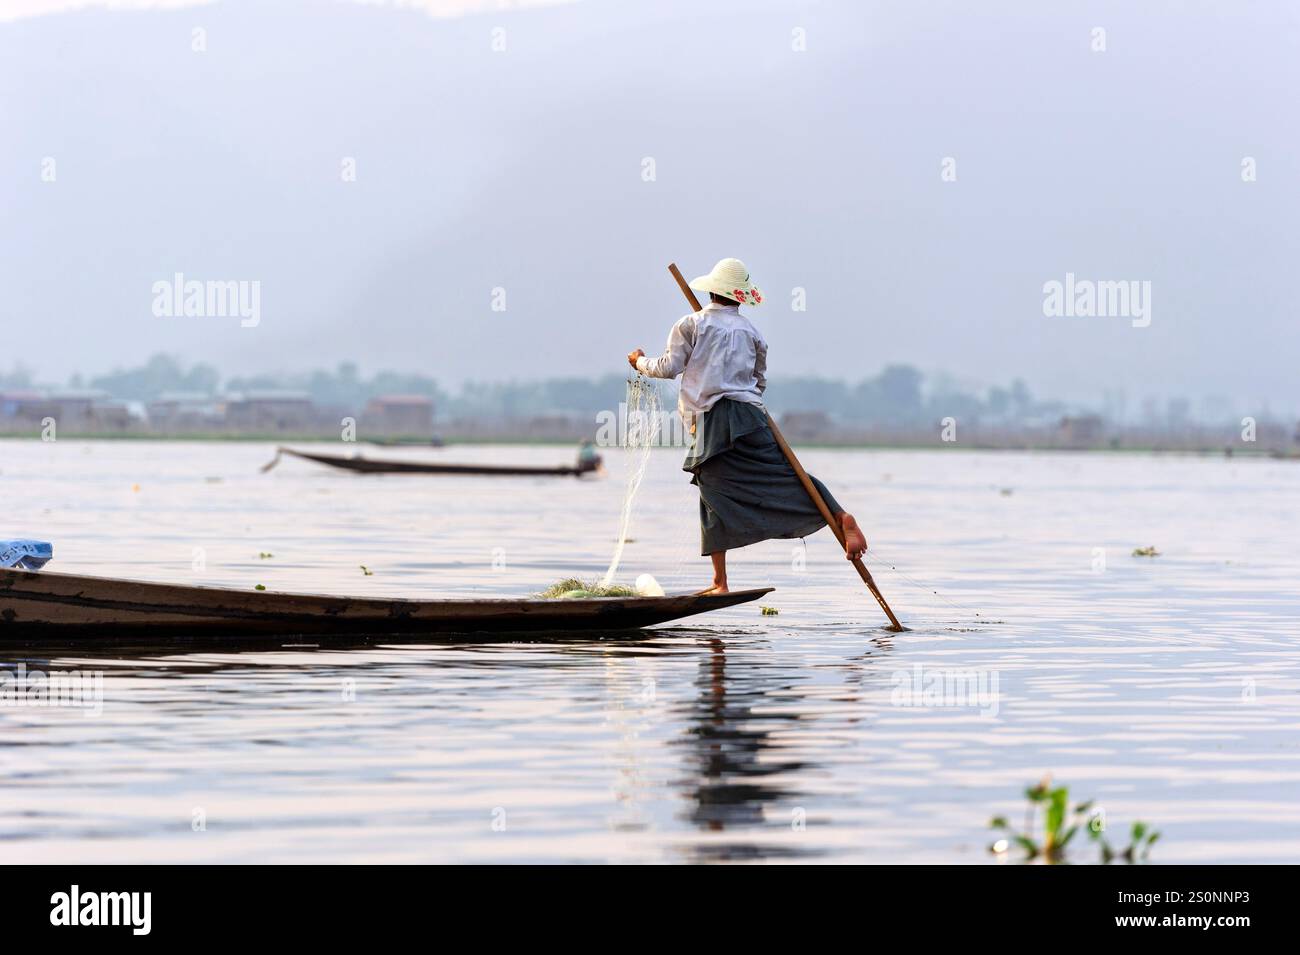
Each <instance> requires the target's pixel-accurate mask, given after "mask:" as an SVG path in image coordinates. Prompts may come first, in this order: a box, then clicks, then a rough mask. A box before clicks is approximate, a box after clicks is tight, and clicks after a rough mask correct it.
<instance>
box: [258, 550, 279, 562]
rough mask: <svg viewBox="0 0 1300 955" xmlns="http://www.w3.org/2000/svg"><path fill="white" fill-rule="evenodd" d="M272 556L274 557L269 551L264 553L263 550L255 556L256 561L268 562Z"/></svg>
mask: <svg viewBox="0 0 1300 955" xmlns="http://www.w3.org/2000/svg"><path fill="white" fill-rule="evenodd" d="M274 556H275V555H274V554H272V553H271V552H270V551H265V550H264V551H261V552H260V553H259V554H258V555H257V559H258V560H270V559H271V558H272V557H274Z"/></svg>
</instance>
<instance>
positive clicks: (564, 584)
mask: <svg viewBox="0 0 1300 955" xmlns="http://www.w3.org/2000/svg"><path fill="white" fill-rule="evenodd" d="M636 595H637V593H636V591H635V590H633V589H632V588H631V587H620V586H618V585H617V584H612V585H610V586H608V587H606V586H603V585H601V584H599V583H591V584H588V583H585V582H584V581H581V580H579V579H578V578H577V577H566V578H564V579H563V580H559V581H556V582H555V583H553V584H551V586H549V587H547V588H546V589H545V590H543V591H542V592H541V593H539V594H538V595H537V596H538V597H541V598H542V599H543V600H572V599H574V598H576V597H635V596H636Z"/></svg>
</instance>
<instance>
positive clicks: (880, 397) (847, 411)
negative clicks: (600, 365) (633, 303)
mask: <svg viewBox="0 0 1300 955" xmlns="http://www.w3.org/2000/svg"><path fill="white" fill-rule="evenodd" d="M626 379H627V376H626V375H606V376H604V377H601V378H594V379H590V378H578V377H571V378H551V379H546V380H543V381H524V382H518V381H510V382H474V381H471V382H466V383H465V384H464V385H462V386H461V387H460V388H459V389H457V390H456V391H455V392H449V391H445V390H444V389H442V388H441V387H440V386H439V385H438V383H437V382H436V381H435V380H434V379H432V378H430V377H428V376H426V375H421V374H418V373H405V372H393V371H380V372H377V373H375V374H373V375H370V376H365V375H363V374H362V373H361V371H360V369H359V368H358V366H357V365H356V364H355V363H353V362H343V363H341V364H339V365H338V367H336V368H335V369H333V370H332V371H331V370H325V369H318V370H314V371H305V372H296V373H282V374H260V375H243V376H235V377H232V378H229V379H225V380H224V381H223V379H222V377H221V375H220V373H219V372H218V371H217V369H216V368H214V367H213V366H212V365H210V364H207V363H205V362H199V363H196V364H192V365H188V366H186V365H185V364H184V363H182V362H181V361H180V360H179V359H177V358H175V357H173V356H171V355H163V354H159V355H154V356H153V357H152V358H150V359H149V360H148V361H146V362H145V363H144V364H143V365H141V366H139V367H137V368H126V369H119V370H115V371H112V372H110V373H108V374H105V375H98V376H95V377H93V378H90V379H89V381H86V380H83V378H82V377H81V376H74V378H73V379H72V381H71V382H70V383H69V384H70V386H72V387H75V388H85V387H89V388H94V389H98V390H102V391H105V392H107V393H108V394H109V395H111V396H112V397H114V398H120V399H125V400H134V401H142V402H148V401H151V400H153V399H155V398H157V397H158V396H159V395H161V394H163V393H166V392H191V393H198V394H216V393H218V392H219V391H223V390H224V391H226V392H246V391H282V390H291V391H299V392H305V393H307V394H309V395H310V396H311V398H312V399H313V401H315V402H316V403H317V404H319V405H322V406H326V407H338V408H345V409H356V408H361V407H363V406H364V405H365V403H366V402H367V401H369V400H370V399H371V398H373V397H376V396H378V395H385V394H419V395H426V396H428V397H429V398H431V399H432V400H433V401H434V403H435V406H436V408H437V414H438V417H439V418H444V419H446V418H499V419H517V418H530V417H536V416H538V415H548V414H555V415H583V416H594V415H596V414H597V413H598V412H600V411H603V410H606V409H612V408H616V407H617V406H618V403H619V402H620V401H622V400H623V399H624V395H625V389H626ZM34 386H35V383H34V381H33V378H32V375H31V373H30V372H29V371H27V370H25V369H23V368H20V367H19V368H15V369H14V370H12V371H11V372H8V373H4V372H0V388H8V389H18V388H24V389H25V388H31V387H34ZM663 394H664V400H665V402H668V403H671V402H675V401H676V392H675V386H673V385H672V384H671V383H665V387H664V391H663ZM767 401H768V405H769V407H770V408H771V409H772V411H773V412H774V413H775V414H783V413H785V412H796V411H797V412H821V413H824V414H826V415H827V416H828V417H830V418H831V419H832V420H834V421H837V422H843V423H849V424H871V423H878V422H888V423H891V424H898V425H911V424H918V423H930V422H933V421H935V420H938V419H941V418H943V417H945V416H948V415H951V416H954V417H960V418H963V419H965V420H971V419H985V420H998V421H1007V422H1018V421H1024V420H1027V419H1030V418H1033V417H1043V416H1046V415H1051V414H1056V413H1061V412H1063V411H1065V410H1066V406H1064V405H1062V404H1060V403H1056V402H1040V401H1036V400H1034V399H1033V397H1032V396H1031V395H1030V393H1029V390H1028V388H1026V387H1025V384H1024V382H1021V381H1016V382H1013V383H1012V384H1011V385H1010V386H1009V387H1005V388H1003V387H994V388H990V389H988V390H987V391H985V392H983V393H978V392H977V391H975V390H972V389H970V388H962V387H959V386H957V385H955V384H953V383H951V382H949V381H946V380H943V379H940V380H938V381H935V382H931V383H929V384H928V387H927V381H926V379H925V376H924V375H923V374H922V373H921V372H920V371H919V370H917V369H916V368H913V367H911V366H910V365H890V366H888V367H886V368H885V369H883V370H882V371H881V372H880V373H879V374H877V375H875V376H874V377H870V378H865V379H863V380H861V381H858V382H846V381H840V380H835V379H828V378H817V377H792V378H779V379H774V380H773V382H772V384H771V387H770V388H769V389H768V393H767Z"/></svg>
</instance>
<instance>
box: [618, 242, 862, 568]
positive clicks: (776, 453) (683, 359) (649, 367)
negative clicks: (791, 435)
mask: <svg viewBox="0 0 1300 955" xmlns="http://www.w3.org/2000/svg"><path fill="white" fill-rule="evenodd" d="M690 286H691V288H693V289H695V290H696V291H697V292H708V293H709V304H708V305H706V306H704V307H703V308H702V309H700V310H699V311H698V312H694V313H692V314H690V315H687V316H685V317H684V318H682V319H680V320H679V321H678V322H677V324H675V325H674V326H673V327H672V331H670V332H669V333H668V346H667V348H666V349H665V350H664V353H663V354H662V355H661V356H659V357H658V358H647V357H646V354H645V352H644V351H642V350H641V349H640V348H638V349H636V350H635V351H632V352H629V353H628V356H627V360H628V364H630V365H631V366H632V367H633V368H635V369H636V370H637V371H639V372H640V373H641V374H643V375H646V376H648V377H650V378H676V377H677V376H678V375H681V376H682V381H681V386H680V389H679V391H678V395H679V397H678V401H677V406H678V410H679V411H680V412H681V415H682V419H683V420H684V422H685V423H686V426H687V428H688V429H689V430H690V433H691V434H692V435H693V436H694V440H693V442H692V445H691V448H690V450H689V451H688V452H687V454H686V462H685V463H684V464H683V465H682V469H683V470H685V471H689V472H690V473H691V475H692V477H691V483H692V484H694V485H695V486H697V487H698V488H699V489H700V538H701V543H702V547H701V552H702V553H703V554H705V555H706V556H708V557H710V558H712V560H713V585H712V586H711V587H710V588H709V589H708V590H705V591H703V593H719V594H725V593H726V592H727V551H729V550H731V549H732V548H735V547H744V546H746V545H748V544H755V543H757V542H759V541H763V540H769V539H771V538H774V537H784V538H789V537H806V536H808V535H809V534H812V533H813V532H815V531H818V530H820V529H821V528H823V527H825V526H826V521H825V520H823V519H822V516H821V512H820V511H819V510H818V509H817V505H815V504H814V503H813V501H812V498H811V497H809V496H808V492H807V491H805V490H804V488H803V485H802V484H800V483H799V478H798V477H797V476H796V475H795V472H794V469H793V468H792V467H791V466H790V463H789V462H788V461H787V460H786V459H785V456H784V455H783V454H782V453H781V449H780V447H778V445H777V443H776V438H775V436H774V435H773V434H772V429H771V428H769V427H768V424H767V411H766V409H765V408H764V407H763V391H764V389H766V388H767V342H766V341H764V340H763V336H762V335H760V334H759V332H758V329H756V328H755V327H754V326H753V324H752V323H751V322H750V321H749V319H748V318H746V317H745V316H744V315H741V314H740V306H741V305H742V304H744V305H755V306H757V305H760V304H762V301H763V296H762V293H761V292H760V291H759V290H758V289H757V288H756V287H755V286H754V285H753V284H751V283H750V281H749V269H747V268H745V264H744V263H743V262H741V261H740V260H739V259H723V260H722V261H721V262H719V263H718V264H717V265H715V266H714V267H713V271H712V272H710V273H709V274H708V275H701V276H700V277H699V278H697V279H693V280H692V281H691V283H690ZM809 476H810V477H811V475H809ZM812 481H813V484H815V485H816V487H817V490H818V491H819V492H821V495H822V497H823V498H824V499H825V501H826V504H827V506H828V507H829V508H830V512H831V514H833V515H834V517H835V519H836V520H837V521H839V523H840V527H841V529H842V530H843V531H844V540H845V556H846V557H847V558H848V559H849V560H854V559H855V558H859V557H861V556H862V555H863V554H864V553H866V550H867V540H866V538H865V537H864V536H863V534H862V530H861V529H860V528H859V527H858V522H857V521H855V520H854V519H853V515H852V514H849V513H847V512H846V511H845V510H844V508H842V507H840V505H839V503H838V502H837V501H836V500H835V498H834V497H833V496H832V495H831V493H830V491H828V490H826V487H825V485H823V484H822V483H821V482H820V481H818V480H817V479H816V478H812Z"/></svg>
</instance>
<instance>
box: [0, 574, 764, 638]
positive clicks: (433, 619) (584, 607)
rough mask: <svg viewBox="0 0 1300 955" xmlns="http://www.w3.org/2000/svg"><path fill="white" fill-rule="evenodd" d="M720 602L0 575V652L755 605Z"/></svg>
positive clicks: (573, 619)
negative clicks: (444, 596)
mask: <svg viewBox="0 0 1300 955" xmlns="http://www.w3.org/2000/svg"><path fill="white" fill-rule="evenodd" d="M771 590H772V588H770V587H768V588H763V589H759V590H738V591H733V592H732V593H729V594H722V595H711V596H701V595H698V594H683V595H677V596H668V597H599V598H590V599H585V598H584V599H574V600H539V599H536V598H533V599H522V600H510V599H505V600H502V599H494V600H409V599H393V598H376V597H327V596H319V595H315V594H286V593H272V592H270V591H256V590H226V589H221V588H216V587H188V586H183V585H178V584H157V583H146V582H142V581H132V580H114V579H111V578H106V577H82V576H78V575H74V574H52V573H48V572H46V571H39V572H36V571H25V570H11V569H3V568H0V646H2V645H4V644H6V643H12V642H14V641H17V640H26V639H41V638H48V637H69V638H72V639H74V640H76V641H80V640H83V639H94V638H104V637H142V636H149V637H152V636H160V637H180V638H183V637H186V636H196V637H198V636H211V635H215V634H229V635H232V636H243V635H250V634H263V635H272V636H286V635H299V634H394V635H396V634H425V633H428V634H448V633H464V634H475V633H540V632H552V633H555V634H557V635H563V634H564V633H566V632H571V631H579V630H581V631H593V630H604V631H618V630H635V629H639V628H641V627H648V626H651V625H653V624H657V623H664V622H666V621H669V620H677V619H680V618H682V617H689V616H692V615H694V614H698V613H706V612H708V611H710V610H720V609H722V608H723V607H731V606H735V605H736V604H741V603H747V602H749V601H751V600H757V599H758V598H759V597H761V596H763V595H764V594H766V593H770V592H771Z"/></svg>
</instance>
